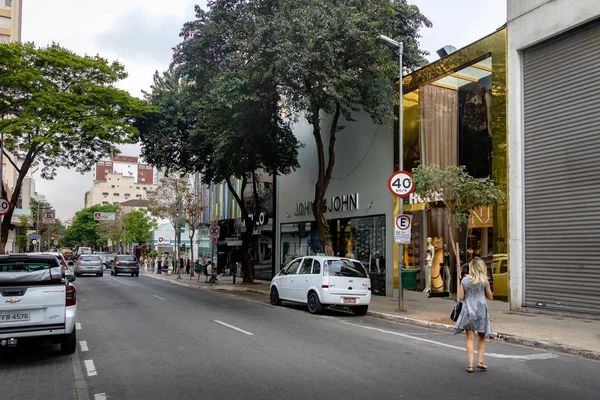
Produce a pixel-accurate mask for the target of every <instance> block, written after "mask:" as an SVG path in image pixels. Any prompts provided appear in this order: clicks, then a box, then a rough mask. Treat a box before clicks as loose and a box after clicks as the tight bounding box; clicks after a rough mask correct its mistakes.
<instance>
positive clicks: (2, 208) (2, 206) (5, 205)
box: [0, 197, 10, 215]
mask: <svg viewBox="0 0 600 400" xmlns="http://www.w3.org/2000/svg"><path fill="white" fill-rule="evenodd" d="M8 210H10V202H9V201H8V200H6V199H5V198H4V197H0V215H4V214H6V213H7V212H8Z"/></svg>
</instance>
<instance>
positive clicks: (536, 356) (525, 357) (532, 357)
mask: <svg viewBox="0 0 600 400" xmlns="http://www.w3.org/2000/svg"><path fill="white" fill-rule="evenodd" d="M333 319H335V318H333ZM335 320H336V321H337V322H339V323H340V324H344V325H350V326H355V327H357V328H363V329H369V330H372V331H379V332H381V333H388V334H390V335H395V336H400V337H403V338H406V339H413V340H418V341H421V342H425V343H430V344H434V345H437V346H443V347H448V348H451V349H455V350H460V351H465V348H464V347H461V346H454V345H452V344H447V343H442V342H438V341H435V340H431V339H425V338H421V337H418V336H413V335H407V334H405V333H399V332H393V331H386V330H384V329H381V328H375V327H372V326H366V325H359V324H353V323H350V322H344V321H340V320H338V319H335ZM475 353H477V350H475ZM485 355H486V356H489V357H495V358H506V359H511V360H520V361H529V360H548V359H550V358H556V355H555V354H552V353H538V354H527V355H518V354H499V353H487V352H486V353H485Z"/></svg>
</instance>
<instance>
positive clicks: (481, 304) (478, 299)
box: [454, 276, 494, 338]
mask: <svg viewBox="0 0 600 400" xmlns="http://www.w3.org/2000/svg"><path fill="white" fill-rule="evenodd" d="M460 283H461V285H462V286H463V288H464V289H465V299H464V301H463V306H462V311H461V312H460V315H459V317H458V320H457V321H456V325H455V326H454V333H461V332H462V331H464V330H471V331H475V332H485V336H486V337H488V338H493V337H494V335H493V333H492V326H491V325H490V315H489V313H488V308H487V301H486V298H485V289H486V287H488V286H489V285H490V283H489V282H488V281H486V282H485V284H484V285H477V286H476V285H473V283H472V282H471V279H469V277H468V276H466V277H464V278H462V281H461V282H460Z"/></svg>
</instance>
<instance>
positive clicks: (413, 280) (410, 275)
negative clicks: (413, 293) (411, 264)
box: [402, 268, 419, 290]
mask: <svg viewBox="0 0 600 400" xmlns="http://www.w3.org/2000/svg"><path fill="white" fill-rule="evenodd" d="M418 271H419V270H418V269H417V268H402V287H403V288H404V289H408V290H417V272H418Z"/></svg>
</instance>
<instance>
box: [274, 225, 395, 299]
mask: <svg viewBox="0 0 600 400" xmlns="http://www.w3.org/2000/svg"><path fill="white" fill-rule="evenodd" d="M329 226H330V232H331V240H332V243H333V249H334V254H335V255H336V256H340V257H348V258H353V259H356V260H359V261H360V262H361V263H362V264H363V265H364V266H365V268H366V269H367V271H368V273H369V275H370V277H371V285H372V290H373V294H379V295H385V266H386V260H385V251H386V249H385V216H383V215H377V216H371V217H359V218H345V219H334V220H330V221H329ZM280 243H281V265H280V268H283V267H284V266H285V265H287V264H288V263H289V262H291V261H292V260H293V259H294V258H296V257H302V256H310V255H316V254H317V253H320V252H322V249H321V243H320V240H319V234H318V232H317V227H316V224H315V223H314V222H300V223H295V224H282V225H281V242H280Z"/></svg>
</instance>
